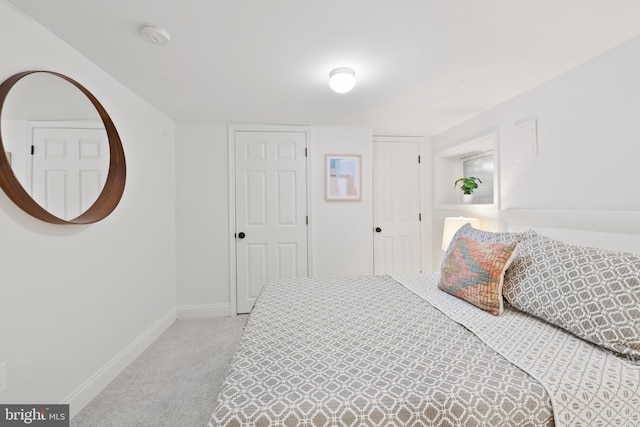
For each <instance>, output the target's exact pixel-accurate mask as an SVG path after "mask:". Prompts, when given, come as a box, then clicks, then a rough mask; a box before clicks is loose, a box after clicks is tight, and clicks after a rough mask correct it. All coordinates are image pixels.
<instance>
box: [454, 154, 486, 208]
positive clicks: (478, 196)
mask: <svg viewBox="0 0 640 427" xmlns="http://www.w3.org/2000/svg"><path fill="white" fill-rule="evenodd" d="M493 172H494V164H493V150H489V151H485V152H482V153H478V154H473V155H470V156H467V157H463V158H462V173H463V176H465V177H469V176H475V177H477V178H480V180H481V181H482V184H478V188H477V189H475V190H474V191H473V203H476V204H491V203H493V175H494V174H493Z"/></svg>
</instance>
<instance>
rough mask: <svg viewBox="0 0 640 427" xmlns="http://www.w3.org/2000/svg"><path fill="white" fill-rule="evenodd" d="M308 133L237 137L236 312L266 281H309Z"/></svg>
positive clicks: (246, 307) (241, 133) (242, 309)
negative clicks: (307, 222)
mask: <svg viewBox="0 0 640 427" xmlns="http://www.w3.org/2000/svg"><path fill="white" fill-rule="evenodd" d="M305 147H306V133H304V132H249V131H236V133H235V162H236V189H235V191H236V230H235V235H236V298H237V312H238V313H248V312H249V311H251V308H252V307H253V304H254V302H255V300H256V297H257V296H258V294H259V293H260V291H261V290H262V287H263V285H264V283H265V282H266V281H267V280H272V279H281V278H293V277H304V276H307V224H306V218H307V209H306V206H307V173H306V159H305Z"/></svg>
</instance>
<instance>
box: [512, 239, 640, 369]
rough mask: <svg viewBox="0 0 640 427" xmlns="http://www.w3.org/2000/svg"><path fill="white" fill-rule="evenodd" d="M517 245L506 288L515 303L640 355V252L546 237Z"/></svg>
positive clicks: (615, 348) (576, 331) (636, 356)
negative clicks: (589, 245)
mask: <svg viewBox="0 0 640 427" xmlns="http://www.w3.org/2000/svg"><path fill="white" fill-rule="evenodd" d="M519 250H520V253H519V256H518V257H517V258H516V259H515V260H514V261H513V263H512V264H511V268H509V270H507V272H506V274H505V281H504V288H503V296H504V297H505V299H506V300H507V301H508V302H509V303H510V304H511V305H512V306H513V307H515V308H517V309H519V310H521V311H525V312H527V313H529V314H532V315H534V316H536V317H539V318H541V319H544V320H546V321H547V322H549V323H552V324H554V325H556V326H559V327H561V328H563V329H566V330H567V331H569V332H571V333H573V334H574V335H577V336H578V337H580V338H583V339H585V340H587V341H590V342H592V343H594V344H597V345H600V346H602V347H604V348H607V349H609V350H612V351H614V352H616V353H618V354H620V355H622V356H624V357H626V358H628V359H632V360H640V255H635V254H630V253H625V252H614V251H607V250H603V249H596V248H589V247H584V246H574V245H569V244H566V243H563V242H560V241H557V240H554V239H551V238H549V237H545V236H537V237H534V238H532V239H528V240H526V241H523V242H522V243H521V244H520V245H519Z"/></svg>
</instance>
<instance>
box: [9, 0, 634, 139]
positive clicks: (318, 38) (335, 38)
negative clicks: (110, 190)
mask: <svg viewBox="0 0 640 427" xmlns="http://www.w3.org/2000/svg"><path fill="white" fill-rule="evenodd" d="M10 1H11V2H12V3H13V4H15V5H16V6H17V7H19V8H20V9H22V10H24V11H25V12H26V13H27V14H28V15H30V16H32V17H33V18H34V19H35V20H36V21H38V22H40V23H41V24H42V25H44V26H45V27H47V28H48V29H49V30H50V31H52V32H53V33H55V34H56V35H57V36H58V37H60V38H61V39H62V40H64V41H66V42H67V43H68V44H69V45H71V46H72V47H74V48H75V49H76V50H78V51H79V52H81V53H82V54H83V55H85V56H86V57H88V58H89V59H91V60H92V61H93V62H95V63H96V64H97V65H98V66H100V67H101V68H102V69H104V70H105V71H106V72H108V73H109V74H111V75H112V76H114V77H115V78H116V79H118V80H119V81H121V82H122V83H124V84H125V85H126V86H128V87H129V88H131V89H132V90H133V91H135V92H136V93H138V94H139V95H140V96H141V97H143V98H145V99H146V100H148V101H149V102H150V103H151V104H153V105H154V106H155V107H156V108H158V109H159V110H161V111H162V112H164V113H165V114H167V115H168V116H170V117H171V118H173V119H175V120H177V121H190V120H206V121H216V122H254V123H279V124H318V125H350V126H367V127H371V128H373V129H374V130H375V131H378V132H381V133H387V132H395V133H401V134H407V133H414V134H415V133H419V134H423V135H429V134H435V133H438V132H440V131H443V130H445V129H447V128H449V127H451V126H453V125H455V124H457V123H459V122H461V121H464V120H465V119H468V118H470V117H472V116H474V115H476V114H478V113H480V112H482V111H484V110H487V109H489V108H491V107H492V106H495V105H496V104H499V103H500V102H502V101H505V100H507V99H509V98H511V97H513V96H515V95H517V94H519V93H521V92H523V91H525V90H527V89H529V88H531V87H534V86H536V85H538V84H540V83H541V82H544V81H545V80H548V79H550V78H552V77H554V76H556V75H558V74H560V73H562V72H564V71H566V70H568V69H570V68H572V67H574V66H576V65H578V64H580V63H582V62H584V61H586V60H588V59H590V58H592V57H594V56H596V55H598V54H599V53H601V52H604V51H606V50H608V49H610V48H612V47H614V46H616V45H618V44H620V43H622V42H624V41H626V40H628V39H630V38H632V37H634V36H637V35H639V34H640V0H102V1H98V0H47V1H43V0H10ZM143 24H155V25H160V26H163V27H165V28H167V29H168V30H169V31H170V32H171V35H172V41H171V43H170V44H169V45H168V46H165V47H159V46H154V45H151V44H150V43H148V42H147V41H145V40H144V39H143V38H142V37H141V36H140V33H139V29H140V27H141V26H142V25H143ZM336 67H351V68H353V69H354V70H355V71H356V73H357V77H358V84H357V85H356V87H355V89H354V90H353V91H352V92H350V93H348V94H344V95H339V94H335V93H333V92H331V91H330V89H329V87H328V84H327V81H328V76H329V72H330V71H331V70H332V69H333V68H336Z"/></svg>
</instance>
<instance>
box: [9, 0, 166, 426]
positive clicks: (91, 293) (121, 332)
mask: <svg viewBox="0 0 640 427" xmlns="http://www.w3.org/2000/svg"><path fill="white" fill-rule="evenodd" d="M0 28H2V37H0V51H2V52H3V61H2V62H0V79H2V80H4V79H5V78H7V77H9V76H11V75H13V74H14V73H17V72H20V71H24V70H30V69H48V70H53V71H57V72H60V73H63V74H66V75H68V76H69V77H71V78H73V79H75V80H77V81H78V82H80V83H81V84H82V85H84V86H85V87H86V88H88V89H89V90H90V91H92V93H93V94H94V95H95V96H96V97H97V98H98V99H99V100H100V101H101V103H102V104H103V106H104V107H105V108H106V110H107V111H108V112H109V114H110V115H111V117H112V119H113V121H114V123H115V126H116V128H117V129H118V132H119V134H120V137H121V139H122V143H123V146H124V151H125V155H126V159H127V184H126V188H125V192H124V196H123V198H122V201H121V202H120V205H119V206H118V207H117V208H116V210H115V211H114V212H113V213H112V214H111V215H110V216H109V217H107V218H106V219H104V220H103V221H101V222H99V223H97V224H93V225H88V226H59V225H50V224H46V223H43V222H40V221H38V220H36V219H34V218H32V217H30V216H28V215H27V214H26V213H24V212H23V211H21V210H20V209H19V208H17V207H16V206H15V205H14V204H13V203H12V202H11V201H10V200H9V199H8V198H7V197H6V195H5V194H4V193H3V192H0V236H2V237H1V242H2V244H0V266H1V268H0V362H3V361H6V362H7V374H8V389H7V391H6V392H4V393H2V394H0V402H3V403H62V402H67V403H68V402H71V412H72V414H75V413H77V412H78V411H79V410H80V409H81V408H82V406H83V405H84V404H86V403H87V401H88V400H89V399H91V398H92V397H93V396H94V395H95V394H96V393H97V392H99V391H100V390H101V389H102V388H103V387H104V386H105V385H106V384H107V383H108V382H109V381H110V380H111V379H112V378H113V377H114V376H115V375H116V374H117V373H118V372H119V371H120V370H121V369H122V368H123V367H124V366H126V364H127V363H128V362H129V361H130V360H132V359H133V357H135V356H136V355H137V354H138V353H139V352H140V351H142V349H143V348H144V347H145V346H146V345H148V344H149V343H150V342H151V341H152V340H153V339H154V338H155V336H157V335H158V334H159V333H160V332H162V330H164V329H165V328H166V327H168V326H169V325H170V324H171V322H172V321H173V320H174V319H175V263H174V260H175V167H174V124H173V122H172V121H171V120H169V119H168V118H167V117H166V116H164V115H162V114H160V113H159V112H158V111H157V110H155V109H154V108H152V107H150V106H149V105H148V104H147V103H146V102H144V101H143V100H141V99H140V98H139V97H138V96H136V95H135V94H134V93H132V92H131V91H130V90H128V89H127V88H125V87H124V86H123V85H122V84H120V83H119V82H117V81H116V80H114V79H113V78H111V77H110V76H108V75H107V74H105V73H104V72H103V71H101V70H100V69H99V68H98V67H96V66H95V65H94V64H93V63H91V62H89V61H88V60H86V59H85V58H84V57H82V56H81V55H80V54H79V53H77V52H76V51H74V50H72V49H71V48H69V47H68V46H67V45H65V44H64V43H62V42H61V41H60V40H59V39H57V38H56V37H55V36H53V35H52V34H51V33H49V32H48V31H46V30H45V29H43V28H42V27H41V26H39V25H38V24H36V23H35V22H34V21H32V20H31V19H30V18H28V17H26V16H25V15H24V14H23V13H22V12H20V11H18V10H17V9H16V8H15V7H14V6H13V5H11V4H10V3H9V2H8V1H6V0H0Z"/></svg>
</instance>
